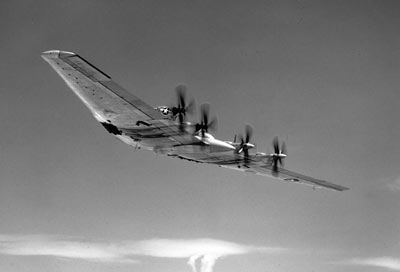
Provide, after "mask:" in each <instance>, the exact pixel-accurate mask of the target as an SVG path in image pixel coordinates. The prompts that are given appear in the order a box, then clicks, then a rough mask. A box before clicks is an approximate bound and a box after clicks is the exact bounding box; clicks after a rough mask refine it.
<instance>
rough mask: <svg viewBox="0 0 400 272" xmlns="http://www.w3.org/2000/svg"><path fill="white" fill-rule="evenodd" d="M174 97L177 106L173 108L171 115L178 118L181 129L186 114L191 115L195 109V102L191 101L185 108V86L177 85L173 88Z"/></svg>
mask: <svg viewBox="0 0 400 272" xmlns="http://www.w3.org/2000/svg"><path fill="white" fill-rule="evenodd" d="M175 91H176V96H177V99H178V103H177V106H175V107H173V108H172V109H171V110H172V114H173V115H174V116H175V115H177V116H178V120H179V124H180V125H181V128H183V123H184V122H185V118H186V114H187V113H188V114H192V113H193V112H194V109H195V102H194V99H192V100H191V101H190V102H189V104H188V105H187V106H186V104H187V103H186V86H185V85H182V84H181V85H178V86H177V87H176V88H175Z"/></svg>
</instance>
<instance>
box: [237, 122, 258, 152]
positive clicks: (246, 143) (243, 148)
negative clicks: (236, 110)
mask: <svg viewBox="0 0 400 272" xmlns="http://www.w3.org/2000/svg"><path fill="white" fill-rule="evenodd" d="M252 135H253V128H252V127H251V126H250V125H248V124H246V127H245V136H244V138H243V136H242V135H239V139H240V146H239V148H238V150H237V153H242V152H244V157H245V158H248V157H249V149H250V148H253V147H254V145H253V144H251V143H250V139H251V136H252Z"/></svg>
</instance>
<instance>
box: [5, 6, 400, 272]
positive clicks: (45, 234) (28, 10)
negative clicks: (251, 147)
mask: <svg viewBox="0 0 400 272" xmlns="http://www.w3.org/2000/svg"><path fill="white" fill-rule="evenodd" d="M399 14H400V2H398V1H347V0H346V1H216V0H212V1H211V0H201V1H186V0H185V1H183V0H182V1H149V0H146V1H1V3H0V33H1V37H2V39H1V40H2V41H1V43H0V56H1V58H0V60H1V61H0V67H1V81H0V116H1V118H0V122H1V133H0V270H1V271H9V272H14V271H15V272H16V271H18V272H24V271H29V272H33V271H35V272H36V271H40V272H45V271H99V272H108V271H141V272H159V271H163V272H166V271H174V272H185V271H191V268H190V267H189V266H188V265H187V262H188V260H189V257H190V256H193V254H195V253H196V252H197V251H196V250H198V247H199V248H201V250H200V251H201V252H200V253H201V254H203V255H204V254H206V255H207V254H211V255H210V256H209V257H210V259H209V260H211V259H212V258H213V257H224V256H225V258H222V259H219V260H218V261H217V262H216V264H215V267H214V271H217V272H224V271H225V272H228V271H229V272H237V271H246V272H265V271H274V272H287V271H296V272H306V271H307V272H309V271H325V272H332V271H341V272H342V271H343V272H346V271H387V270H388V269H394V270H398V271H400V254H399V252H400V216H399V211H400V171H399V157H400V141H399V139H400V124H399V116H400V106H399V99H400V94H399V86H400V76H399V75H400V61H399V57H400V36H399V26H400V16H399ZM50 49H61V50H67V51H72V52H76V53H79V54H80V55H81V56H83V57H84V58H86V59H88V60H89V61H90V62H92V63H93V64H95V65H96V66H98V67H99V68H100V69H102V70H103V71H105V72H106V73H107V74H109V75H111V76H112V77H113V78H114V79H115V80H116V81H117V82H119V83H120V84H121V85H122V86H124V87H126V88H127V89H128V90H130V91H132V92H133V93H134V94H136V95H138V96H139V97H141V98H143V99H144V100H145V101H147V102H148V103H149V104H151V105H154V106H157V105H172V104H173V103H174V102H175V92H174V88H175V86H176V85H178V84H179V83H185V84H187V85H188V90H189V92H190V95H192V96H194V97H195V98H196V102H197V104H198V105H200V104H201V103H203V102H209V103H210V104H211V107H212V108H211V109H212V112H213V113H215V114H216V115H217V116H218V121H219V127H218V131H217V132H216V133H215V136H216V137H218V138H219V139H226V140H231V139H233V135H234V134H235V133H238V132H241V131H242V130H243V129H244V124H245V123H250V124H252V125H253V127H254V130H255V134H254V142H256V143H257V149H258V151H268V149H269V150H270V151H271V150H272V147H271V142H272V139H273V137H274V136H276V135H278V136H281V137H282V138H283V139H287V146H288V154H289V157H288V158H287V159H286V167H287V168H289V169H292V170H294V171H298V172H301V173H304V174H306V175H310V176H313V177H316V178H321V179H326V180H328V181H331V182H334V183H338V184H341V185H343V186H347V187H350V188H351V190H350V191H346V192H343V193H338V192H332V191H326V190H316V191H314V190H312V188H310V187H307V186H300V185H295V184H288V183H283V182H277V181H276V180H273V179H269V178H264V177H260V176H253V175H246V174H242V173H240V172H236V171H230V170H228V169H220V168H217V167H214V166H209V165H200V164H193V163H189V162H186V161H181V160H176V159H171V158H166V157H162V156H156V155H154V154H152V153H151V152H147V151H135V150H134V149H132V148H130V147H129V146H127V145H125V144H123V143H121V142H119V141H118V140H117V139H115V138H113V137H112V136H110V135H108V134H107V132H106V131H105V130H104V128H103V127H102V126H101V125H99V124H98V123H97V122H96V121H95V119H94V118H93V117H92V116H91V114H90V113H89V111H88V110H87V109H86V108H85V106H84V105H83V104H82V103H81V102H80V101H79V100H78V98H77V97H75V95H74V94H73V93H72V91H71V90H70V89H69V88H68V87H67V86H66V84H64V82H63V81H62V80H61V79H60V78H59V76H58V75H57V74H56V73H55V72H54V71H53V70H52V69H51V68H50V66H49V65H48V64H47V63H46V62H44V61H43V60H42V59H41V58H40V53H41V52H42V51H45V50H50ZM195 120H196V118H193V121H195ZM193 248H194V249H193ZM216 248H217V249H218V250H217V251H216V252H211V253H210V251H213V250H215V249H216ZM161 249H164V251H162V252H160V251H159V250H161ZM266 249H270V250H269V251H268V250H266ZM24 250H25V251H24ZM46 250H48V251H50V253H49V252H47V254H45V253H46V252H45V251H46ZM232 250H233V251H232ZM234 250H236V251H234ZM29 252H30V253H32V254H28V253H29ZM132 252H133V253H132ZM171 252H173V253H176V254H172V253H171ZM23 253H25V254H23ZM74 254H75V255H78V256H74ZM96 254H97V255H96ZM130 254H132V255H134V256H130ZM171 254H172V255H173V256H171ZM21 255H22V256H21ZM24 255H54V256H24ZM231 255H232V256H231ZM127 256H128V257H129V258H128V257H127ZM127 258H128V260H129V261H126V260H127ZM200 265H201V264H200V263H199V261H197V262H195V266H196V267H197V268H199V266H200Z"/></svg>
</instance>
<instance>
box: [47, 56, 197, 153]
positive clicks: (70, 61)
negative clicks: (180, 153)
mask: <svg viewBox="0 0 400 272" xmlns="http://www.w3.org/2000/svg"><path fill="white" fill-rule="evenodd" d="M42 57H43V59H45V60H46V61H47V62H48V63H49V64H50V65H51V67H52V68H53V69H54V70H55V71H56V72H57V73H58V74H59V75H60V77H61V78H62V79H63V80H64V81H65V82H66V84H67V85H68V86H69V87H70V88H71V89H72V90H73V92H74V93H75V94H76V95H77V96H78V97H79V98H80V100H81V101H82V102H83V103H84V104H85V105H86V106H87V108H89V110H90V111H91V113H92V114H93V116H94V117H95V118H96V119H97V120H98V121H99V122H100V123H101V124H102V125H103V126H104V127H105V128H106V129H107V130H108V132H110V133H112V134H114V135H116V136H117V137H118V138H120V139H121V140H123V141H124V142H126V143H128V144H134V143H136V142H135V141H139V140H140V141H141V143H142V144H143V145H142V146H143V147H144V146H146V148H149V149H151V148H153V147H154V146H156V145H162V146H173V145H180V144H186V143H188V142H191V141H192V140H193V137H188V135H183V133H182V132H181V131H180V130H179V127H178V126H177V125H176V124H175V122H173V121H172V120H170V119H168V118H166V117H165V116H164V115H163V114H161V113H160V112H159V111H157V110H155V109H154V108H153V107H151V106H150V105H148V104H146V103H145V102H144V101H143V100H141V99H140V98H138V97H136V96H135V95H133V94H132V93H130V92H128V91H127V90H125V89H124V88H122V87H121V86H120V85H118V84H117V83H115V82H114V81H113V80H112V79H111V77H110V76H108V75H107V74H106V73H104V72H102V71H101V70H99V69H98V68H96V67H95V66H93V65H92V64H91V63H89V62H88V61H87V60H85V59H84V58H82V57H80V56H79V55H77V54H75V53H71V52H67V51H59V50H51V51H46V52H44V53H42ZM122 134H123V135H122ZM132 141H133V142H132Z"/></svg>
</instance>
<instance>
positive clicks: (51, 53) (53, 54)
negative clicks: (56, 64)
mask: <svg viewBox="0 0 400 272" xmlns="http://www.w3.org/2000/svg"><path fill="white" fill-rule="evenodd" d="M60 55H63V56H65V55H67V56H73V55H75V53H72V52H68V51H61V50H48V51H44V52H43V53H42V54H41V56H42V58H44V59H54V58H58V57H60Z"/></svg>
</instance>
